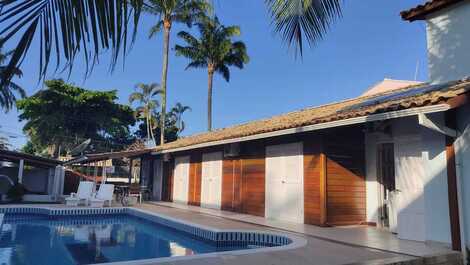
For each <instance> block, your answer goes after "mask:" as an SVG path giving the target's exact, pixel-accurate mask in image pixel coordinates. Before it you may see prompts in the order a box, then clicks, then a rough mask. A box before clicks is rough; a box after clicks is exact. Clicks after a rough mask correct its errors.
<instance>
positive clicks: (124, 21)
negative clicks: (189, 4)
mask: <svg viewBox="0 0 470 265" xmlns="http://www.w3.org/2000/svg"><path fill="white" fill-rule="evenodd" d="M143 5H144V3H143V0H113V1H103V0H90V1H72V0H34V1H33V0H15V1H13V0H4V1H1V2H0V23H1V24H2V27H0V46H2V44H4V43H7V42H10V41H12V42H16V43H15V44H14V47H16V49H15V51H14V53H13V54H12V57H11V59H10V62H9V63H8V68H7V71H6V72H5V73H6V74H5V75H4V76H3V78H2V80H3V81H2V82H6V81H8V80H11V78H12V76H13V73H14V72H13V70H14V69H15V68H20V66H21V63H22V62H23V61H24V59H25V58H26V55H27V53H28V51H29V49H30V48H31V45H32V43H33V39H38V40H39V45H37V46H36V47H37V48H38V50H39V55H40V57H39V58H40V59H39V75H40V77H44V76H45V75H46V73H47V69H48V66H49V65H50V62H51V58H55V63H56V69H58V68H59V67H65V68H68V70H69V71H71V70H72V67H73V65H74V62H75V59H76V58H77V57H79V56H80V55H81V56H82V58H83V59H84V61H85V62H86V66H84V67H82V68H83V69H84V71H85V73H88V71H89V70H91V69H92V67H93V65H94V64H95V63H96V62H98V57H99V55H100V54H101V53H103V51H106V50H111V51H112V56H111V67H112V68H113V67H114V66H115V65H116V61H117V59H118V57H119V55H120V54H124V55H125V54H126V52H127V49H128V47H129V44H130V42H131V41H133V40H134V38H135V34H136V29H137V26H138V23H139V19H140V14H141V11H142V7H143ZM132 26H133V28H134V30H133V31H132V32H131V30H130V29H129V28H131V27H132Z"/></svg>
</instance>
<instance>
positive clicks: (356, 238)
mask: <svg viewBox="0 0 470 265" xmlns="http://www.w3.org/2000/svg"><path fill="white" fill-rule="evenodd" d="M149 203H151V204H155V205H159V206H165V207H171V208H177V209H184V210H188V211H191V212H196V213H202V214H207V215H212V216H217V217H223V218H226V219H230V220H237V221H241V222H244V223H250V224H256V225H261V226H267V227H270V228H275V229H281V230H285V231H290V232H295V233H300V234H304V235H309V236H312V237H315V238H319V239H324V240H328V241H332V242H338V243H343V244H348V245H352V246H360V247H368V248H372V249H377V250H383V251H388V252H394V253H400V254H406V255H412V256H419V257H424V256H429V255H435V254H438V253H439V254H440V253H450V252H452V250H450V249H449V248H447V247H444V246H440V245H439V246H437V245H429V244H425V243H423V242H416V241H410V240H401V239H398V238H397V237H396V235H394V234H392V233H390V232H388V231H385V230H382V229H379V228H375V227H370V226H348V227H318V226H313V225H305V224H294V223H288V222H280V221H275V220H268V219H266V218H263V217H258V216H253V215H247V214H240V213H234V212H228V211H221V210H215V209H205V208H201V207H197V206H190V205H182V204H177V203H171V202H149Z"/></svg>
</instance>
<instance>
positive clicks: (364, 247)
mask: <svg viewBox="0 0 470 265" xmlns="http://www.w3.org/2000/svg"><path fill="white" fill-rule="evenodd" d="M17 206H23V207H24V206H36V207H66V206H64V205H17ZM0 207H15V206H14V205H9V206H0ZM135 207H136V208H140V209H144V210H147V211H151V212H155V213H158V214H160V215H165V216H168V217H172V218H176V219H180V220H183V221H189V222H192V223H196V224H201V225H204V226H209V227H213V228H215V229H233V230H257V231H264V230H266V231H270V232H276V233H281V234H286V235H289V234H292V235H295V236H297V237H302V238H304V239H305V240H306V241H307V243H306V245H305V246H301V247H298V248H295V249H289V250H279V251H272V252H260V253H252V254H243V255H232V254H224V253H223V252H220V253H216V254H215V255H214V256H211V257H201V256H199V257H196V256H195V257H194V259H184V260H176V261H171V262H158V263H142V262H139V261H133V262H125V263H123V264H126V265H129V264H133V265H134V264H135V265H144V264H145V265H149V264H168V265H170V264H178V265H215V264H217V265H260V264H263V265H264V264H266V265H323V264H325V265H326V264H327V265H341V264H350V265H351V264H354V265H372V264H374V265H375V264H391V263H392V262H393V264H410V263H401V262H407V261H410V260H413V259H415V258H416V257H417V256H421V255H422V256H435V255H442V254H444V253H449V252H450V251H449V250H447V249H442V248H435V247H430V246H426V245H425V244H423V243H418V242H411V241H403V240H398V239H396V238H395V237H394V236H393V235H390V234H388V233H386V232H384V231H380V230H377V229H373V228H367V227H349V228H319V227H315V226H310V225H297V224H289V223H282V222H274V221H270V220H266V219H264V218H260V217H255V216H250V215H243V214H237V213H232V212H224V211H218V210H209V209H203V208H199V207H192V206H183V205H177V204H168V203H144V204H140V205H136V206H135ZM67 208H70V207H67ZM382 240H384V241H382ZM387 246H389V247H390V249H387V248H386V247H387ZM379 247H380V248H382V250H379ZM407 247H409V248H410V249H406V248H407ZM400 251H402V253H414V254H408V255H406V254H400V253H399V252H400ZM418 254H419V255H418ZM413 264H415V263H413ZM419 264H421V263H419Z"/></svg>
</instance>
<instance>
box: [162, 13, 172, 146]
mask: <svg viewBox="0 0 470 265" xmlns="http://www.w3.org/2000/svg"><path fill="white" fill-rule="evenodd" d="M163 28H164V30H163V31H164V33H163V67H162V93H163V95H162V116H161V121H160V144H164V143H165V117H166V80H167V76H168V53H169V47H170V31H171V21H170V20H165V21H164V22H163Z"/></svg>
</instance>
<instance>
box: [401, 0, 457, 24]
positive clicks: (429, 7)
mask: <svg viewBox="0 0 470 265" xmlns="http://www.w3.org/2000/svg"><path fill="white" fill-rule="evenodd" d="M463 1H465V0H432V1H428V2H426V3H424V4H422V5H418V6H416V7H413V8H411V9H408V10H405V11H402V12H401V13H400V15H401V17H402V18H403V19H404V20H408V21H410V22H413V21H415V20H424V19H426V16H427V15H429V14H431V13H434V12H436V11H439V10H441V9H444V8H446V7H449V6H451V5H454V4H457V3H460V2H463Z"/></svg>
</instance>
